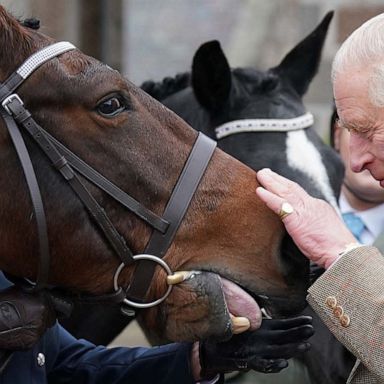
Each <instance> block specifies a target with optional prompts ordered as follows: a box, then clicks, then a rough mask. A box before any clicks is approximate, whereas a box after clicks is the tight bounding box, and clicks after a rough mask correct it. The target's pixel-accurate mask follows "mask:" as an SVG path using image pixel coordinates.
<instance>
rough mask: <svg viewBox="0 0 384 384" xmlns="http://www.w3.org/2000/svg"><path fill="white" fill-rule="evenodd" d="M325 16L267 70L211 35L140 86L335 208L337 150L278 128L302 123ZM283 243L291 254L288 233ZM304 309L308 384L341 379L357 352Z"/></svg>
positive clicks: (307, 131)
mask: <svg viewBox="0 0 384 384" xmlns="http://www.w3.org/2000/svg"><path fill="white" fill-rule="evenodd" d="M331 19H332V13H328V14H327V15H326V16H325V17H324V19H323V21H322V22H321V23H320V24H319V26H318V27H317V28H316V29H315V30H314V31H313V32H312V33H311V34H309V35H308V36H307V37H306V38H305V39H304V40H302V41H301V42H300V43H299V44H298V45H297V46H296V47H294V48H293V49H292V50H291V51H290V52H289V53H288V54H287V55H286V56H285V58H284V59H283V60H282V61H281V63H280V64H279V65H278V66H277V67H274V68H271V69H269V70H268V71H265V72H261V71H257V70H255V69H253V68H237V69H232V70H231V68H230V66H229V64H228V61H227V59H226V57H225V55H224V53H223V51H222V50H221V47H220V44H219V43H218V42H217V41H212V42H208V43H205V44H203V45H202V46H201V47H200V48H199V49H198V51H197V52H196V54H195V56H194V58H193V64H192V72H191V73H185V74H180V75H177V76H176V77H175V78H165V79H164V80H163V82H161V83H156V82H152V81H148V82H146V83H144V84H143V85H142V88H143V89H144V90H145V91H147V92H148V93H149V94H151V95H152V96H153V97H155V98H157V99H158V100H159V101H161V102H162V103H163V104H164V105H166V106H167V107H168V108H170V109H172V110H173V111H175V112H176V113H177V114H178V115H179V116H181V117H182V118H183V119H184V120H186V121H187V122H188V123H189V124H190V125H191V126H192V127H194V128H196V129H198V130H201V131H202V132H204V133H205V134H206V135H208V136H210V137H212V138H213V139H215V140H218V146H219V147H220V148H221V149H223V150H224V151H226V152H227V153H229V154H231V155H232V156H234V157H236V158H237V159H239V160H240V161H242V162H243V163H245V164H247V165H248V166H250V167H252V168H253V169H255V170H258V169H261V168H264V167H269V168H271V169H273V170H274V171H276V172H278V173H280V174H282V175H284V176H286V177H288V178H290V179H292V180H294V181H296V182H297V183H299V184H300V185H302V186H303V187H304V188H305V189H306V190H307V192H308V193H309V194H311V195H312V196H315V197H318V198H321V199H325V200H327V201H328V202H329V203H331V204H332V205H333V206H334V207H336V206H337V203H336V201H337V197H338V195H339V193H340V186H341V183H342V178H343V166H342V164H341V162H340V159H339V157H338V155H337V154H336V153H335V151H333V149H332V148H330V147H329V146H328V145H325V144H324V143H323V142H322V140H321V139H320V138H319V136H318V134H317V133H316V131H315V129H314V127H313V126H311V125H309V126H307V127H305V128H304V129H298V128H297V127H293V129H292V130H288V129H287V130H286V131H284V124H286V125H287V126H289V124H298V123H300V119H297V117H299V116H303V124H304V125H305V124H306V122H305V119H306V117H305V116H306V113H307V111H306V108H305V106H304V104H303V102H302V97H303V95H304V94H305V93H306V91H307V89H308V86H309V84H310V82H311V80H312V79H313V77H314V76H315V74H316V72H317V70H318V66H319V62H320V58H321V51H322V47H323V43H324V40H325V37H326V33H327V30H328V26H329V23H330V21H331ZM330 104H331V101H330ZM294 118H296V119H294ZM268 129H270V131H268ZM277 129H280V131H277ZM285 249H286V251H288V250H289V252H293V253H294V252H297V250H296V249H295V247H294V246H292V244H291V243H290V241H289V239H286V242H285ZM313 272H314V273H313V274H314V275H317V276H318V275H319V273H321V271H319V270H316V268H315V267H314V268H313ZM305 313H306V314H308V315H311V316H312V317H313V318H314V325H315V330H316V332H315V335H314V336H313V337H312V339H311V342H312V349H311V350H310V351H309V352H307V353H306V354H305V355H304V356H303V357H302V359H303V361H304V363H305V365H306V366H307V368H308V372H309V374H310V377H311V380H312V383H317V384H324V383H327V384H332V383H333V384H344V383H345V382H346V380H347V378H348V376H349V373H350V371H351V369H352V367H353V364H354V361H355V358H354V357H353V356H352V355H351V354H350V353H349V352H348V351H347V350H346V349H345V348H344V347H343V346H342V345H341V344H340V343H339V342H338V341H337V340H336V339H335V338H334V337H333V335H332V334H331V333H330V331H329V330H328V329H327V328H326V327H325V326H324V324H323V323H322V322H321V320H320V319H319V317H318V316H317V315H316V314H315V313H314V312H313V311H312V309H311V308H309V307H308V308H306V309H305ZM282 375H284V373H282ZM276 379H277V378H276ZM282 379H283V380H284V376H282Z"/></svg>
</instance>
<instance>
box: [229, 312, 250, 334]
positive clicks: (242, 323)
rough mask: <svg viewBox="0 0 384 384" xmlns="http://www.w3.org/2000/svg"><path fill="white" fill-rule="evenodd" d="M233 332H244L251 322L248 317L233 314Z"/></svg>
mask: <svg viewBox="0 0 384 384" xmlns="http://www.w3.org/2000/svg"><path fill="white" fill-rule="evenodd" d="M231 322H232V333H234V334H238V333H243V332H245V331H247V330H248V329H249V327H250V326H251V323H250V322H249V320H248V319H247V318H246V317H236V316H233V315H232V314H231Z"/></svg>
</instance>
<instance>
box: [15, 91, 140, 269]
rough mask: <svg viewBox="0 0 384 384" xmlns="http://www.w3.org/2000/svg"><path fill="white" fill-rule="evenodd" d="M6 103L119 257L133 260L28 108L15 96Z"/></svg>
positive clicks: (111, 225)
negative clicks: (65, 181) (74, 193)
mask: <svg viewBox="0 0 384 384" xmlns="http://www.w3.org/2000/svg"><path fill="white" fill-rule="evenodd" d="M7 107H8V109H9V110H10V111H11V112H12V116H13V118H14V119H15V121H16V122H17V123H18V124H20V125H22V126H23V127H24V128H25V129H26V130H27V132H28V133H29V134H30V135H31V136H32V138H33V139H34V140H35V141H36V143H37V144H38V145H39V146H40V148H41V149H42V150H43V152H44V153H45V154H46V155H47V156H48V158H49V159H50V160H51V161H52V164H53V165H54V166H55V168H56V169H57V170H58V171H59V172H60V173H61V174H62V175H63V177H64V178H65V179H66V180H67V181H68V183H69V185H70V186H71V187H72V189H73V190H74V191H75V192H76V194H77V195H78V197H79V198H80V200H81V201H82V202H83V204H84V206H85V208H87V210H88V212H89V213H90V215H91V217H92V218H93V219H94V220H95V222H96V224H97V225H98V226H99V228H100V229H101V230H102V232H103V233H104V235H105V236H106V237H107V239H108V240H109V243H110V244H111V246H112V247H113V249H114V250H115V251H116V253H117V254H118V255H119V257H120V259H121V261H122V262H123V263H124V264H126V265H129V264H132V263H133V262H134V260H133V254H132V251H131V250H130V249H129V248H128V247H127V245H126V243H125V240H124V239H123V237H122V236H121V235H120V234H119V233H118V232H117V230H116V229H115V227H114V226H113V224H112V222H111V220H110V219H109V217H108V216H107V214H106V213H105V211H104V209H103V208H102V207H101V206H100V205H99V204H98V203H97V201H96V200H95V199H94V197H93V196H92V195H91V193H90V192H89V191H88V189H87V188H86V187H85V185H84V184H83V183H82V182H81V180H80V179H79V177H78V176H77V175H76V173H75V172H74V171H73V169H72V168H71V166H70V165H69V164H68V162H67V160H66V159H65V157H64V156H62V155H61V154H60V153H59V151H58V150H57V149H56V148H55V147H54V146H53V145H52V143H51V142H50V141H49V140H48V139H47V138H46V136H45V135H44V133H43V129H42V128H41V127H40V126H39V125H38V124H37V123H36V122H35V120H34V119H33V118H32V116H31V114H30V113H29V112H28V110H27V109H25V107H24V105H23V104H22V103H21V102H20V101H19V99H17V98H14V99H13V100H12V101H11V102H10V103H8V104H7Z"/></svg>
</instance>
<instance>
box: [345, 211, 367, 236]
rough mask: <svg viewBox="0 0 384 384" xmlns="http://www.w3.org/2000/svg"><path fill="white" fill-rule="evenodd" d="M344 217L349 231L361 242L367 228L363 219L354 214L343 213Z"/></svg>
mask: <svg viewBox="0 0 384 384" xmlns="http://www.w3.org/2000/svg"><path fill="white" fill-rule="evenodd" d="M342 216H343V220H344V222H345V224H347V227H348V228H349V230H350V231H351V232H352V233H353V235H354V236H355V237H356V239H357V240H359V241H360V240H361V239H360V236H361V234H362V233H363V231H364V228H365V224H364V222H363V220H361V218H360V217H359V216H357V215H355V214H354V213H353V212H349V213H343V215H342Z"/></svg>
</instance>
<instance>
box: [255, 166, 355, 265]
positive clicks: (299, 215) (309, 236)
mask: <svg viewBox="0 0 384 384" xmlns="http://www.w3.org/2000/svg"><path fill="white" fill-rule="evenodd" d="M257 180H258V181H259V183H260V184H261V185H262V186H263V187H258V188H257V189H256V193H257V195H258V196H259V197H260V199H261V200H263V201H264V202H265V203H266V205H267V206H268V207H269V208H270V209H271V210H272V211H274V212H275V213H276V214H278V213H279V212H280V209H281V208H282V205H283V203H289V205H290V206H291V207H292V208H293V212H292V213H289V214H288V215H287V216H285V217H284V218H283V223H284V225H285V228H286V229H287V232H288V233H289V234H290V236H291V237H292V239H293V241H294V242H295V243H296V245H297V246H298V248H299V249H300V250H301V252H302V253H303V254H304V255H306V256H307V257H308V258H309V259H310V260H312V261H313V262H314V263H316V264H317V265H319V266H320V267H323V268H325V269H327V268H328V267H329V266H330V265H332V263H333V262H335V261H336V260H337V258H338V257H339V255H340V253H341V252H342V251H344V250H345V249H346V246H347V245H348V244H351V243H356V239H355V238H354V236H353V235H352V233H351V232H350V231H349V230H348V228H347V227H346V225H345V224H344V223H343V220H342V219H341V217H340V216H339V215H338V214H337V212H336V211H335V209H334V208H333V207H331V205H329V204H328V203H327V202H325V201H324V200H320V199H315V198H313V197H311V196H310V195H308V193H307V192H305V191H304V189H303V188H301V187H300V186H299V185H298V184H297V183H295V182H293V181H291V180H288V179H286V178H285V177H283V176H280V175H278V174H277V173H275V172H273V171H271V170H270V169H267V168H265V169H262V170H260V171H258V172H257Z"/></svg>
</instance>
